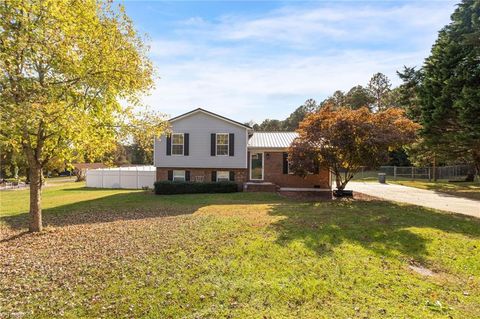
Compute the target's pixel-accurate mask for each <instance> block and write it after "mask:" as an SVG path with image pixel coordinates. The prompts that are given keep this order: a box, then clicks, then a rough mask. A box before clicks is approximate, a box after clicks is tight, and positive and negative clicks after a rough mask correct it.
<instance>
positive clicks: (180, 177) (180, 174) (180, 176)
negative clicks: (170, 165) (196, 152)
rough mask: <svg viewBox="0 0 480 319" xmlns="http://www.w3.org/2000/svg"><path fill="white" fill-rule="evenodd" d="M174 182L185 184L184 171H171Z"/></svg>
mask: <svg viewBox="0 0 480 319" xmlns="http://www.w3.org/2000/svg"><path fill="white" fill-rule="evenodd" d="M172 180H173V181H174V182H185V171H173V178H172Z"/></svg>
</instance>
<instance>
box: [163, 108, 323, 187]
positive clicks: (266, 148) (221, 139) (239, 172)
mask: <svg viewBox="0 0 480 319" xmlns="http://www.w3.org/2000/svg"><path fill="white" fill-rule="evenodd" d="M170 125H171V133H170V134H169V135H167V136H162V137H161V138H159V139H155V143H154V165H155V166H156V168H157V171H156V179H157V181H161V180H177V181H178V180H179V181H181V180H185V181H192V182H201V181H205V182H210V181H219V180H230V181H235V182H236V183H237V184H238V186H239V189H246V190H264V191H265V190H266V191H273V190H278V189H280V190H282V189H286V190H287V189H288V190H314V189H315V190H324V191H329V190H331V178H330V172H329V170H328V169H327V168H324V167H319V168H318V169H317V170H316V171H315V172H312V174H309V175H307V176H306V177H301V176H297V175H293V174H291V173H289V169H288V160H287V153H286V152H287V151H288V148H289V146H290V145H291V143H292V142H293V140H294V139H295V138H296V137H297V133H295V132H254V131H253V130H252V129H251V128H250V127H249V126H247V125H245V124H242V123H239V122H236V121H233V120H231V119H228V118H225V117H223V116H220V115H218V114H215V113H212V112H209V111H206V110H203V109H196V110H193V111H191V112H188V113H185V114H182V115H180V116H177V117H175V118H172V119H170Z"/></svg>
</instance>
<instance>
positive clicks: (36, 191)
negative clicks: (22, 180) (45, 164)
mask: <svg viewBox="0 0 480 319" xmlns="http://www.w3.org/2000/svg"><path fill="white" fill-rule="evenodd" d="M29 175H30V227H29V230H30V232H41V231H42V230H43V224H42V206H41V201H42V184H43V172H42V168H41V167H39V166H37V165H30V174H29Z"/></svg>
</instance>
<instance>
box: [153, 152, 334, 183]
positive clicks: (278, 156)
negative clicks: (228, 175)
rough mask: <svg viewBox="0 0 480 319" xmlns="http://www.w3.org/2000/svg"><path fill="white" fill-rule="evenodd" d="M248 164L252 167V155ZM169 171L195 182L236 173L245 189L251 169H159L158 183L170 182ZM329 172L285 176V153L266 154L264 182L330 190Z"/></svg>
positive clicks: (321, 169) (236, 179)
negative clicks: (219, 173)
mask: <svg viewBox="0 0 480 319" xmlns="http://www.w3.org/2000/svg"><path fill="white" fill-rule="evenodd" d="M248 158H249V160H248V163H249V165H250V154H249V157H248ZM169 170H187V171H190V180H191V181H195V177H196V176H203V179H204V181H205V182H210V181H211V180H212V171H223V170H225V171H227V170H228V171H234V172H235V182H237V183H238V185H239V189H242V188H243V183H245V182H247V181H248V180H249V179H250V173H249V169H244V168H234V169H232V168H229V169H226V168H225V169H214V168H185V167H157V181H162V180H168V171H169ZM329 175H330V173H329V171H328V169H326V168H320V173H319V174H312V175H307V176H306V177H305V178H304V177H301V176H296V175H293V174H283V152H264V179H263V181H264V182H272V183H274V184H276V185H278V186H280V187H294V188H314V187H318V188H327V189H330V180H329Z"/></svg>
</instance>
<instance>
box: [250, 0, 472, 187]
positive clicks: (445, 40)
mask: <svg viewBox="0 0 480 319" xmlns="http://www.w3.org/2000/svg"><path fill="white" fill-rule="evenodd" d="M479 12H480V1H479V0H463V1H462V2H461V3H460V4H458V6H457V8H456V10H455V11H454V13H453V14H452V15H451V23H450V24H448V25H446V26H445V27H444V28H442V29H441V30H440V32H439V35H438V38H437V40H436V42H435V43H434V45H433V46H432V49H431V53H430V56H429V57H427V58H426V59H425V62H424V64H423V66H422V67H421V68H416V67H408V66H404V67H403V69H402V70H399V71H397V75H398V76H399V78H400V79H401V81H402V83H401V84H400V85H399V86H398V87H394V88H392V85H391V82H390V80H389V79H388V77H387V76H386V75H384V74H382V73H376V74H374V75H373V76H372V78H371V79H370V81H369V83H368V84H367V85H366V86H362V85H357V86H354V87H352V88H351V89H350V90H348V91H347V92H343V91H340V90H338V91H335V92H334V93H333V94H332V95H331V96H329V97H328V98H327V99H325V100H324V101H322V102H320V103H317V102H316V101H315V100H313V99H309V100H307V101H306V102H305V103H304V104H303V105H301V106H299V107H298V108H297V109H296V110H295V111H294V112H293V113H292V114H290V116H289V117H288V118H286V119H285V120H274V119H266V120H264V121H263V122H262V123H260V124H255V123H250V124H251V125H252V126H253V128H254V130H256V131H292V130H296V129H298V126H299V123H300V122H301V121H302V120H303V119H304V118H305V117H306V116H307V115H308V114H310V113H314V112H317V111H319V110H320V109H321V108H322V107H324V106H325V105H328V106H329V107H330V108H331V109H332V110H335V109H339V108H348V109H352V110H357V109H360V108H362V107H367V108H368V109H369V110H370V111H371V112H374V113H377V112H382V111H385V110H387V109H390V108H400V109H403V110H404V111H405V114H406V116H407V117H408V118H409V119H411V120H413V121H414V122H416V123H418V124H420V125H421V126H422V129H420V131H419V134H418V136H417V139H416V141H415V142H413V143H411V144H410V145H408V146H406V147H403V148H401V149H397V150H395V151H391V152H390V161H389V162H388V163H385V164H390V165H410V163H412V164H414V165H433V166H435V165H442V164H456V163H471V164H472V167H474V168H475V171H476V173H477V174H478V173H479V172H480V60H479V57H480V23H479V22H478V19H479V16H480V15H479ZM475 171H472V172H471V174H469V180H473V176H474V175H475Z"/></svg>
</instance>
